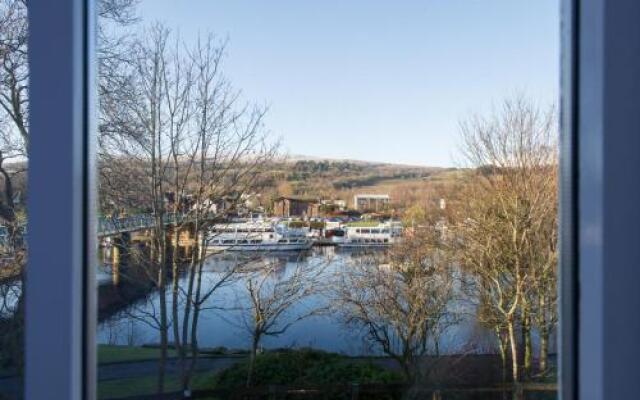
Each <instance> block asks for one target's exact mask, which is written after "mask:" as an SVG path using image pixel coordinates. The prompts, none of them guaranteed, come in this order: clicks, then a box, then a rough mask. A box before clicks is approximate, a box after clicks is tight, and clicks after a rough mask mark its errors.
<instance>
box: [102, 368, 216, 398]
mask: <svg viewBox="0 0 640 400" xmlns="http://www.w3.org/2000/svg"><path fill="white" fill-rule="evenodd" d="M213 382H214V378H213V374H212V373H210V372H203V373H197V374H195V375H194V377H193V385H192V388H193V390H204V389H210V388H211V386H212V385H213ZM157 384H158V378H157V377H156V376H146V377H143V378H128V379H116V380H111V381H102V382H98V399H117V398H121V397H130V396H141V395H147V394H153V393H155V392H156V387H157V386H156V385H157ZM180 389H181V388H180V381H179V378H178V377H177V376H167V378H166V381H165V391H166V392H176V391H179V390H180Z"/></svg>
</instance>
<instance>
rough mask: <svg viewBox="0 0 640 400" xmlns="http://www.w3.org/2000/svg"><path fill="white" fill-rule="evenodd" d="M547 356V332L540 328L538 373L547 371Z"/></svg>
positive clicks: (544, 327)
mask: <svg viewBox="0 0 640 400" xmlns="http://www.w3.org/2000/svg"><path fill="white" fill-rule="evenodd" d="M548 354H549V330H548V329H547V327H546V326H543V327H541V328H540V372H541V373H543V374H544V373H545V372H546V371H547V357H548Z"/></svg>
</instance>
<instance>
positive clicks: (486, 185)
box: [460, 97, 557, 382]
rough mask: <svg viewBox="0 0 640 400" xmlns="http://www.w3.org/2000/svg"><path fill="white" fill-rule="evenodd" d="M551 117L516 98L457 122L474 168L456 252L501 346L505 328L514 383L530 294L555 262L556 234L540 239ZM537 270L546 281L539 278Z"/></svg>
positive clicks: (549, 203)
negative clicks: (473, 281)
mask: <svg viewBox="0 0 640 400" xmlns="http://www.w3.org/2000/svg"><path fill="white" fill-rule="evenodd" d="M554 121H555V119H554V114H553V112H552V111H549V112H543V111H541V110H540V109H539V108H538V107H537V106H536V105H535V104H533V103H532V102H530V101H527V100H526V99H525V98H524V97H516V98H514V99H509V100H507V101H505V102H504V104H503V106H502V108H501V109H500V110H499V111H498V112H497V113H496V114H495V115H493V116H491V117H489V118H482V117H478V116H476V117H472V118H470V119H469V120H467V121H465V122H463V123H462V124H461V135H462V151H463V153H464V155H465V157H466V160H467V161H468V163H469V164H470V165H471V166H473V167H476V170H475V171H476V172H475V176H474V178H473V182H471V184H470V185H468V192H467V198H468V199H469V200H468V202H467V203H466V207H465V208H464V210H463V213H462V215H461V216H460V220H461V224H460V227H461V229H460V233H461V236H462V241H461V243H462V251H461V253H460V254H461V259H462V261H463V264H464V265H465V266H466V267H467V269H468V271H470V272H471V273H472V274H473V275H474V276H475V277H476V284H477V288H478V290H479V293H478V298H479V299H480V300H481V301H482V302H483V306H482V309H483V313H484V315H485V316H489V317H486V320H487V322H489V323H492V324H494V327H495V331H496V334H497V337H498V339H499V342H500V343H501V346H500V347H501V348H502V344H503V340H504V332H505V330H506V337H507V340H508V343H509V349H510V358H511V376H512V379H513V381H514V382H519V381H520V379H521V368H520V362H521V361H520V360H521V359H523V361H522V362H523V364H524V365H525V366H526V367H527V369H529V368H530V365H531V356H532V349H531V321H532V317H531V315H532V313H533V312H535V311H536V310H537V307H536V308H534V307H533V304H532V303H531V301H530V299H531V298H532V293H533V292H534V291H535V290H536V289H538V290H543V291H546V290H554V289H553V288H550V287H544V286H543V285H546V284H548V283H549V280H548V279H555V277H553V278H552V277H551V274H552V273H551V272H549V271H550V270H551V269H553V267H551V268H550V267H549V263H550V262H551V263H555V261H551V260H555V259H554V257H549V254H550V253H549V251H550V249H551V248H550V247H549V240H551V241H555V238H554V237H551V238H549V237H548V238H547V240H540V238H541V234H543V233H542V232H546V234H549V233H552V232H553V231H554V229H555V228H554V227H555V224H556V217H555V209H556V208H555V206H554V205H553V203H554V202H555V200H551V199H553V198H554V192H555V190H556V187H555V182H556V180H555V168H556V166H557V162H556V156H557V155H556V151H557V150H556V138H555V130H554V129H553V127H554ZM552 236H553V235H552ZM553 249H555V246H554V247H553ZM552 251H555V250H552ZM543 271H545V272H544V274H545V276H546V277H547V280H546V283H543V282H542V281H541V280H540V279H542V278H541V274H542V273H543ZM553 287H555V286H553ZM546 296H547V295H545V296H544V297H546ZM534 320H535V318H534ZM518 329H520V330H521V332H522V334H523V336H524V337H523V340H521V341H520V342H522V344H523V346H524V354H522V352H521V351H519V341H518V338H517V337H516V335H517V331H518ZM503 361H504V356H503Z"/></svg>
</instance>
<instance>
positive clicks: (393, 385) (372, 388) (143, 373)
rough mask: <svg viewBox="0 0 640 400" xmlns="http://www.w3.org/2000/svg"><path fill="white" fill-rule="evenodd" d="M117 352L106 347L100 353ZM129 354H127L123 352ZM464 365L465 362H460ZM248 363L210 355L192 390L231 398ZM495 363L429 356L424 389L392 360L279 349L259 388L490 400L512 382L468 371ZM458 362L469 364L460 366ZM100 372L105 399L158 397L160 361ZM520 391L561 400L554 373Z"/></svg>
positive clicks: (170, 386) (174, 387)
mask: <svg viewBox="0 0 640 400" xmlns="http://www.w3.org/2000/svg"><path fill="white" fill-rule="evenodd" d="M113 350H114V349H108V348H107V349H103V350H102V352H103V353H104V352H105V351H107V352H113ZM125 350H127V349H122V348H121V349H117V351H125ZM129 350H130V351H131V352H132V354H135V355H136V356H138V357H148V356H150V355H151V356H153V353H150V352H149V350H150V349H149V348H137V349H136V348H131V349H129ZM151 350H154V349H151ZM128 358H129V359H131V358H132V357H128ZM462 360H464V363H461V362H460V361H462ZM176 361H177V360H176V359H175V358H172V359H170V360H169V361H168V363H167V376H168V380H167V390H168V391H170V392H171V391H176V392H177V391H178V390H179V385H178V380H177V374H178V372H179V368H178V364H177V362H176ZM246 361H247V358H246V357H244V356H242V355H236V356H229V355H217V356H211V355H209V356H207V355H204V356H203V358H201V359H200V361H199V362H198V368H197V370H196V373H195V375H194V380H193V386H192V387H193V390H194V391H199V392H201V393H216V394H217V397H213V398H227V397H228V396H230V395H232V394H233V393H237V391H238V390H240V391H242V390H245V389H244V386H245V380H246V374H247V369H246V368H247V362H246ZM497 363H498V359H497V356H495V355H472V356H462V355H459V356H441V357H425V358H424V359H423V362H422V363H421V364H423V368H424V369H425V370H429V369H430V373H429V374H428V375H426V376H425V377H424V378H422V379H420V384H418V385H412V386H411V388H410V387H409V386H407V385H406V384H405V383H404V382H403V378H402V374H401V373H400V368H399V365H398V364H397V363H396V362H395V361H394V360H392V359H390V358H388V357H349V356H345V355H341V354H336V353H329V352H324V351H318V350H314V349H300V350H290V349H280V350H278V351H268V352H265V353H262V354H260V355H258V358H257V360H256V371H255V385H256V389H255V391H256V393H259V392H260V390H262V388H265V390H266V388H271V389H270V390H279V391H282V393H283V394H284V393H288V391H296V390H297V392H296V393H298V394H300V392H306V393H309V394H313V393H314V392H315V393H318V392H320V393H324V392H325V391H326V392H330V393H334V394H336V395H339V394H340V393H343V392H341V391H342V390H351V388H352V387H353V385H357V386H358V387H359V388H360V390H361V393H362V394H364V393H370V394H371V395H372V397H371V396H369V397H366V398H373V399H376V398H381V399H382V398H385V399H386V398H394V397H393V395H394V394H398V393H403V392H404V391H406V390H418V391H425V392H428V391H429V390H433V388H435V387H437V388H441V389H443V393H445V392H447V391H450V392H451V393H456V396H457V397H455V398H456V399H479V398H482V399H492V398H494V397H492V396H493V395H494V394H496V395H502V394H504V393H505V392H509V391H511V390H512V389H513V388H512V385H510V384H506V385H505V384H502V383H501V382H500V381H499V379H500V378H498V377H495V376H494V377H493V378H492V380H486V376H484V377H482V376H479V375H478V374H477V371H475V372H473V373H472V372H471V371H470V370H475V369H478V368H480V369H485V370H487V369H488V370H492V369H493V367H494V366H495V365H496V364H497ZM460 364H465V365H467V366H469V365H470V366H469V367H465V369H460V368H459V366H460ZM435 370H437V371H435ZM99 371H100V372H99V380H100V382H99V392H100V397H99V398H100V399H118V398H131V397H132V396H151V397H149V398H152V396H153V393H154V391H155V383H156V380H155V374H156V373H157V360H147V361H134V362H119V363H110V364H106V365H104V364H102V365H100V368H99ZM453 371H455V373H453ZM465 371H466V372H465ZM496 379H498V380H496ZM303 388H306V389H304V390H303ZM522 389H523V390H524V391H525V392H527V393H529V394H528V395H527V397H526V398H527V399H536V400H551V399H555V398H556V384H555V376H553V377H548V379H547V380H538V381H530V382H526V383H524V384H523V385H522ZM220 396H222V397H220ZM389 396H391V397H389ZM478 396H483V397H478ZM311 397H312V398H313V396H311ZM145 398H146V397H145ZM207 398H208V397H207ZM303 398H304V397H303ZM330 398H340V397H339V396H338V397H330ZM496 398H498V397H496Z"/></svg>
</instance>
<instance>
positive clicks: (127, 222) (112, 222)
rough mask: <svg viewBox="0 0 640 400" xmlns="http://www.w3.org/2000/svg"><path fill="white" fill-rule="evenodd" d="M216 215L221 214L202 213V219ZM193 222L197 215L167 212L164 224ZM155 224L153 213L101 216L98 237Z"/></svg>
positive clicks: (151, 226)
mask: <svg viewBox="0 0 640 400" xmlns="http://www.w3.org/2000/svg"><path fill="white" fill-rule="evenodd" d="M216 217H219V215H217V214H215V213H207V214H204V215H201V216H200V219H201V220H202V221H212V220H214V219H216ZM192 222H195V217H194V216H193V215H192V214H189V213H187V214H184V213H181V214H174V213H167V214H165V215H164V216H163V223H164V225H172V224H174V223H178V224H179V225H183V224H187V223H192ZM155 225H156V220H155V217H154V216H153V214H136V215H131V216H126V217H120V218H109V217H100V218H98V237H99V238H103V237H107V236H115V235H118V234H123V233H131V232H136V231H142V230H147V229H152V228H154V227H155Z"/></svg>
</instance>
